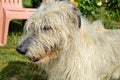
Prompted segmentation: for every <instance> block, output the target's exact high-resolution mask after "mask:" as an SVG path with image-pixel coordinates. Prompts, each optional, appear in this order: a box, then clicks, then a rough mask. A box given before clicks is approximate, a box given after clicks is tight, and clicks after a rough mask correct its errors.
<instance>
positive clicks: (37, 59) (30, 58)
mask: <svg viewBox="0 0 120 80" xmlns="http://www.w3.org/2000/svg"><path fill="white" fill-rule="evenodd" d="M28 59H29V60H30V61H32V62H38V61H40V60H41V58H35V57H28Z"/></svg>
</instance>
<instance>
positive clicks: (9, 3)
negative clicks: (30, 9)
mask: <svg viewBox="0 0 120 80" xmlns="http://www.w3.org/2000/svg"><path fill="white" fill-rule="evenodd" d="M0 3H1V4H2V7H8V8H22V7H23V6H22V0H0Z"/></svg>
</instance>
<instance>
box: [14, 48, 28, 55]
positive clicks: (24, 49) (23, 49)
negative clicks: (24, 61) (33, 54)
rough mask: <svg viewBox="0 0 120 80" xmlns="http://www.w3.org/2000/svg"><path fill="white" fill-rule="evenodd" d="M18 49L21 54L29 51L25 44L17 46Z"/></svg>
mask: <svg viewBox="0 0 120 80" xmlns="http://www.w3.org/2000/svg"><path fill="white" fill-rule="evenodd" d="M16 51H17V52H19V53H20V54H23V55H24V54H26V52H27V49H26V48H25V47H24V46H18V47H17V48H16Z"/></svg>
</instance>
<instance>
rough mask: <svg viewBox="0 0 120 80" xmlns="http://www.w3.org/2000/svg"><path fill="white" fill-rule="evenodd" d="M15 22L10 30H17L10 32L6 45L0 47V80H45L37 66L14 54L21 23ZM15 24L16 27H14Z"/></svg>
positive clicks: (20, 31)
mask: <svg viewBox="0 0 120 80" xmlns="http://www.w3.org/2000/svg"><path fill="white" fill-rule="evenodd" d="M17 22H18V23H17ZM17 22H14V21H13V23H11V24H12V27H10V29H13V28H15V27H19V28H17V29H14V30H15V31H13V30H10V31H9V36H8V43H7V45H6V46H3V47H0V80H45V76H44V74H42V73H43V72H42V71H41V70H40V69H39V67H38V66H37V65H35V64H33V63H31V62H30V61H29V60H28V59H27V58H26V57H25V56H23V55H20V54H18V53H17V52H16V47H17V44H18V40H19V38H20V36H21V33H22V27H21V24H19V22H21V21H17ZM16 23H17V26H14V25H15V24H16ZM20 27H21V28H20ZM18 29H19V30H18ZM17 30H18V32H17Z"/></svg>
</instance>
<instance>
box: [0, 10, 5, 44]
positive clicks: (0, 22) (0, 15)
mask: <svg viewBox="0 0 120 80" xmlns="http://www.w3.org/2000/svg"><path fill="white" fill-rule="evenodd" d="M0 12H1V13H0V46H3V36H2V34H3V28H4V14H3V8H0Z"/></svg>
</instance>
